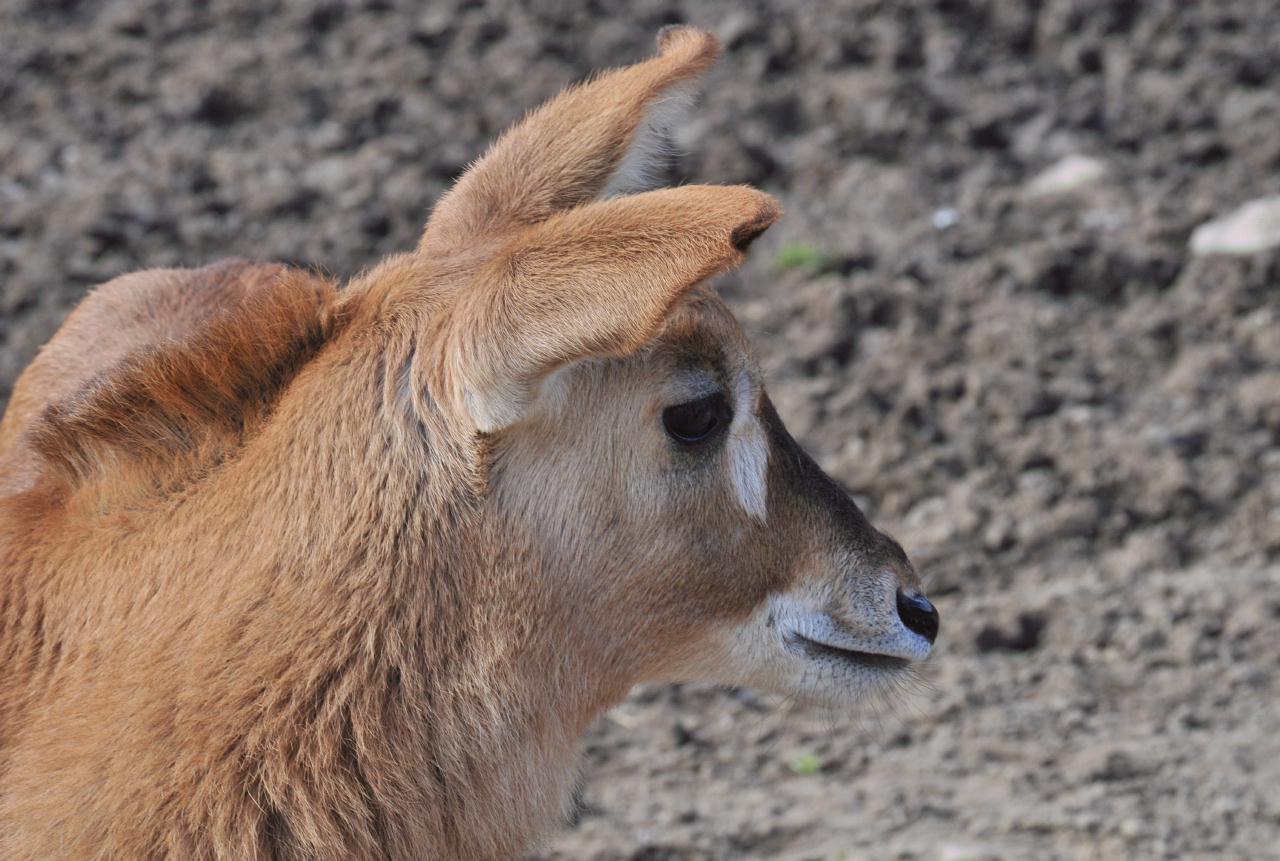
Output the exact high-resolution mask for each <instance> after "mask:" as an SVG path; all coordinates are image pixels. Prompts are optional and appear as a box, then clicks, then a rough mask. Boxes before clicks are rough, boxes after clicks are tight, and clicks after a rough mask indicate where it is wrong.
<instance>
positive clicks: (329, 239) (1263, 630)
mask: <svg viewBox="0 0 1280 861" xmlns="http://www.w3.org/2000/svg"><path fill="white" fill-rule="evenodd" d="M676 21H688V22H691V23H697V24H700V25H703V26H708V27H710V28H712V29H714V30H716V31H717V32H718V33H720V34H721V36H722V37H723V39H724V41H725V42H726V44H727V46H728V51H727V55H726V57H725V59H724V61H723V62H722V64H721V65H720V66H719V67H718V68H717V69H716V70H715V71H714V72H713V73H712V75H711V77H710V79H709V81H708V85H707V93H706V96H705V98H704V99H703V101H702V103H701V107H700V108H699V109H698V110H697V111H696V112H695V115H694V117H693V121H692V122H691V124H690V126H689V127H688V128H687V129H686V130H685V131H684V132H683V133H682V141H681V142H682V143H683V144H684V145H685V146H686V147H687V148H688V154H687V155H686V156H685V157H683V158H682V159H681V160H680V161H679V163H678V164H677V165H675V166H674V168H673V170H672V179H673V180H682V179H686V178H688V179H696V180H697V181H706V182H749V183H754V184H757V185H759V186H761V187H763V188H765V189H767V190H769V191H772V192H774V193H776V194H777V195H779V196H780V197H781V198H782V200H783V201H784V203H785V204H786V205H787V207H788V210H789V214H788V216H787V217H786V218H785V219H784V221H783V222H782V223H781V224H779V225H778V226H777V227H775V228H774V229H773V230H772V231H771V232H770V233H769V234H768V235H767V236H766V238H765V239H762V240H761V241H760V242H759V243H757V246H756V250H755V256H754V260H753V261H752V262H751V263H750V264H749V265H748V266H747V267H746V268H744V269H743V270H742V271H741V272H740V273H737V274H736V275H733V276H731V277H729V278H726V279H724V281H723V282H722V286H723V290H724V292H725V294H726V295H727V296H728V297H729V299H730V300H731V302H732V303H733V305H734V307H735V308H736V309H737V311H738V312H739V316H740V318H741V319H742V320H743V322H744V325H746V326H747V328H748V330H749V331H750V332H751V334H752V336H753V339H754V342H755V344H756V347H757V349H758V352H759V354H760V356H761V358H762V361H763V363H764V364H765V366H766V368H767V370H768V374H769V379H770V388H771V392H772V394H773V396H774V399H775V401H776V402H777V403H778V405H779V409H780V411H781V413H782V414H783V417H784V418H785V419H786V420H787V421H788V424H789V425H790V426H791V428H792V430H793V432H795V433H796V435H797V436H798V437H800V438H801V439H802V440H803V441H804V442H805V443H806V444H807V445H808V446H809V447H810V449H811V450H812V451H813V452H814V453H815V456H816V457H817V458H818V459H819V460H820V462H821V463H822V464H823V465H824V466H825V467H826V468H827V469H828V470H829V471H830V472H831V473H832V474H833V475H835V476H836V477H837V478H838V479H839V480H841V481H842V482H843V483H844V484H845V485H846V486H847V487H848V488H849V490H850V492H851V493H853V494H854V495H855V497H856V498H857V499H858V500H859V502H860V503H861V504H862V505H863V506H864V508H865V509H866V510H867V511H868V513H869V514H870V515H871V516H872V518H873V519H874V520H875V521H876V522H877V524H878V525H880V526H881V527H883V528H885V529H887V530H888V531H890V532H891V533H893V534H895V535H896V536H897V537H898V538H899V539H900V540H901V541H902V543H903V544H904V545H905V546H906V548H907V550H908V552H909V553H910V554H911V555H912V557H913V560H914V561H915V563H916V566H917V567H918V568H919V569H920V570H921V572H922V573H923V574H924V576H925V577H926V580H927V582H928V584H929V588H930V594H931V595H932V596H933V597H934V598H935V600H936V602H937V603H938V605H939V606H940V608H941V612H942V616H943V633H942V637H941V640H940V647H939V649H938V653H937V656H936V659H935V660H934V662H933V664H932V666H931V668H930V682H929V684H928V686H926V687H925V688H923V689H922V690H919V691H915V692H907V693H904V694H903V696H901V697H895V698H894V699H893V700H892V701H885V702H879V703H870V704H868V706H867V708H866V709H864V710H863V711H861V712H860V713H858V714H856V715H832V714H830V713H826V712H822V711H819V710H814V709H811V708H807V707H802V706H798V705H795V704H790V703H777V702H774V701H773V700H771V699H770V698H768V697H763V696H760V695H757V694H755V693H752V692H747V691H720V690H711V689H705V688H698V687H676V688H656V689H649V690H642V691H639V692H637V693H636V695H635V696H633V698H632V699H631V700H629V701H628V702H627V703H626V704H625V705H624V706H623V707H622V708H620V709H618V710H617V711H616V712H614V713H613V714H612V715H610V716H609V717H606V718H604V719H603V720H601V721H600V723H599V725H598V726H597V728H596V729H595V730H594V731H593V732H592V734H591V736H590V737H589V739H588V740H587V744H586V754H585V757H584V777H583V789H582V798H581V805H580V811H579V815H578V816H577V817H576V821H575V822H574V823H573V824H572V825H571V826H569V827H567V828H566V829H565V830H564V831H563V832H562V833H561V834H560V835H558V836H557V837H555V838H554V839H553V840H552V841H551V842H550V843H549V844H548V845H547V846H546V847H545V849H544V850H542V852H541V854H540V855H539V856H538V857H539V858H543V859H599V861H606V859H636V861H640V859H645V861H658V860H659V859H719V858H786V859H810V858H814V859H816V858H864V857H866V858H920V859H952V861H959V859H983V858H1023V857H1036V858H1185V857H1214V858H1265V857H1280V792H1278V791H1277V790H1280V706H1278V705H1277V693H1278V691H1277V687H1278V679H1277V675H1278V670H1280V638H1278V637H1277V636H1276V632H1277V629H1278V628H1280V253H1276V252H1270V253H1266V252H1264V253H1260V254H1255V255H1253V256H1249V257H1239V258H1225V257H1224V258H1202V257H1192V256H1190V254H1189V253H1188V251H1187V240H1188V237H1189V235H1190V232H1191V231H1192V229H1193V228H1194V227H1195V226H1196V225H1197V224H1199V223H1201V222H1203V221H1204V220H1206V219H1207V218H1210V217H1212V216H1214V215H1217V214H1220V213H1223V212H1225V211H1228V210H1230V209H1232V208H1234V207H1235V206H1237V205H1239V204H1240V203H1243V202H1245V201H1247V200H1249V199H1251V198H1254V197H1258V196H1261V195H1263V194H1275V193H1280V9H1277V7H1276V5H1275V3H1274V2H1271V0H1212V2H1209V0H1206V2H1197V3H1184V2H1179V0H1152V2H1134V0H1038V2H1034V3H1032V2H1018V0H987V2H982V0H932V2H927V3H925V2H920V3H916V2H911V3H885V2H869V0H867V2H864V1H863V0H859V2H847V3H834V2H810V0H779V2H773V3H766V2H760V0H754V2H753V0H709V2H700V3H697V4H693V3H677V2H666V0H633V2H629V3H622V2H585V3H584V2H567V0H566V2H538V3H528V4H523V3H522V4H516V3H509V4H502V3H488V4H476V3H471V2H463V0H437V2H431V3H427V4H419V3H405V4H396V3H392V2H387V0H367V2H362V3H355V2H352V3H347V2H315V3H304V2H297V3H288V4H278V3H257V4H246V3H239V2H228V0H222V2H211V3H201V4H180V3H171V2H168V0H119V2H91V0H82V2H77V0H30V2H18V0H3V2H2V3H0V116H2V117H3V122H0V405H2V404H3V401H4V399H5V398H6V397H7V395H8V393H9V390H10V387H11V385H12V382H13V380H14V379H15V378H16V376H17V374H18V373H19V371H20V370H21V368H22V367H23V366H24V365H25V363H26V362H28V361H29V360H30V359H31V357H32V355H33V354H34V351H35V350H36V349H37V348H38V346H39V345H40V344H41V343H43V342H44V341H45V340H46V339H47V338H48V337H49V335H50V334H51V333H52V332H53V330H54V329H55V328H56V326H57V325H58V323H59V322H60V321H61V319H62V318H63V317H64V315H65V314H66V313H67V311H68V310H69V309H70V308H71V307H73V305H74V304H75V303H76V301H77V300H79V299H80V297H82V296H83V295H84V293H85V291H86V290H87V289H88V288H90V287H91V286H92V285H94V284H96V283H100V282H102V281H105V280H107V279H109V278H111V277H113V276H115V275H118V274H120V273H123V272H126V271H129V270H132V269H137V268H144V267H157V266H174V265H198V264H201V263H205V262H208V261H211V260H214V259H216V258H219V257H223V256H228V255H238V256H245V257H252V258H261V259H274V260H284V261H292V262H297V263H301V264H305V265H320V266H323V267H325V268H326V269H328V270H330V271H332V272H334V273H336V274H338V275H342V276H345V275H349V274H352V273H354V272H356V271H358V270H359V269H360V268H362V267H364V266H367V265H369V264H370V263H372V262H373V261H376V260H377V259H379V258H380V257H381V256H383V255H385V254H387V253H388V252H391V251H394V250H400V249H405V248H407V247H409V246H410V245H411V244H412V243H413V241H414V239H415V237H416V235H417V232H418V230H419V229H420V227H421V224H422V223H423V221H424V219H425V216H426V213H427V212H428V209H429V206H430V204H431V202H432V201H433V200H434V199H435V197H436V196H437V195H439V193H440V192H441V191H442V190H443V189H444V188H445V187H446V184H447V183H448V182H449V181H450V180H451V179H452V178H453V177H454V176H456V175H457V174H458V173H459V171H460V170H461V169H462V168H463V167H464V166H465V165H466V163H467V162H468V160H470V159H471V158H473V157H474V156H475V155H477V154H478V153H479V152H480V151H481V150H482V148H483V146H484V145H485V143H486V141H487V140H489V139H490V138H491V137H492V136H493V135H495V134H496V133H497V132H499V131H500V130H501V129H502V128H503V127H505V126H506V125H508V124H509V123H511V122H512V121H514V120H516V119H517V118H518V117H519V116H520V115H521V114H522V112H523V111H525V110H526V109H527V108H529V107H530V106H532V105H534V104H536V103H538V102H539V101H541V100H542V99H544V98H545V97H547V96H548V95H550V94H551V93H553V92H555V91H556V90H557V89H558V88H559V87H560V86H562V85H564V84H565V83H567V82H569V81H572V80H575V79H578V78H581V77H582V76H584V75H585V74H587V73H588V72H589V71H590V70H592V69H596V68H599V67H602V66H608V65H615V64H618V63H621V62H626V61H631V60H634V59H638V58H640V57H641V56H643V55H645V54H647V53H648V52H649V51H650V50H651V45H652V38H653V34H654V32H655V31H656V30H657V29H658V28H659V27H660V26H661V25H663V24H666V23H671V22H676ZM1071 154H1083V155H1088V156H1093V157H1096V158H1098V159H1101V160H1102V161H1103V162H1104V163H1105V164H1106V166H1107V175H1106V177H1105V179H1104V180H1103V181H1101V182H1097V183H1094V184H1092V185H1089V186H1087V187H1085V188H1082V189H1080V190H1078V191H1076V192H1074V193H1071V194H1066V195H1057V196H1052V197H1047V198H1032V197H1030V196H1028V194H1027V184H1028V182H1029V181H1030V179H1031V178H1032V177H1034V176H1036V175H1037V174H1038V173H1039V172H1040V171H1041V170H1043V169H1045V168H1046V167H1048V166H1050V165H1052V164H1054V163H1055V162H1057V161H1058V160H1059V159H1060V158H1062V157H1064V156H1067V155H1071ZM802 245H803V246H812V248H811V250H804V249H802V248H798V246H802ZM779 261H781V262H787V261H790V262H791V263H792V264H793V265H792V266H791V267H790V268H780V267H779V266H778V265H777V264H778V262H779Z"/></svg>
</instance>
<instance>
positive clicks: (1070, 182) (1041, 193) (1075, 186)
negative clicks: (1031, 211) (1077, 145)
mask: <svg viewBox="0 0 1280 861" xmlns="http://www.w3.org/2000/svg"><path fill="white" fill-rule="evenodd" d="M1106 175H1107V165H1106V163H1105V162H1103V161H1102V160H1101V159H1096V158H1092V157H1090V156H1087V155H1069V156H1067V157H1065V158H1063V159H1062V160H1060V161H1058V162H1057V163H1055V164H1053V165H1051V166H1050V167H1048V168H1046V169H1045V170H1044V171H1042V172H1041V173H1040V174H1039V175H1038V176H1037V177H1036V178H1035V179H1033V180H1031V182H1030V183H1028V184H1027V190H1026V194H1027V196H1028V197H1049V196H1051V195H1058V194H1070V193H1071V192H1074V191H1078V190H1080V189H1082V188H1084V187H1085V186H1087V185H1092V184H1093V183H1095V182H1097V181H1098V180H1100V179H1102V178H1103V177H1104V176H1106Z"/></svg>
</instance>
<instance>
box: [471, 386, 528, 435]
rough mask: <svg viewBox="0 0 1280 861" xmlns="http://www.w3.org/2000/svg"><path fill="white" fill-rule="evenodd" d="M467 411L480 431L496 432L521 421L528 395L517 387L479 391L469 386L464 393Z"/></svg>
mask: <svg viewBox="0 0 1280 861" xmlns="http://www.w3.org/2000/svg"><path fill="white" fill-rule="evenodd" d="M463 401H464V402H465V403H466V406H467V412H469V413H470V414H471V420H472V421H473V422H474V423H475V426H476V430H478V431H480V433H494V432H495V431H500V430H502V429H503V428H505V427H509V426H511V425H513V424H515V423H516V422H518V421H520V419H521V417H522V416H523V415H524V411H525V405H526V401H527V396H526V395H524V393H522V392H520V391H518V390H516V389H515V388H511V387H509V388H507V389H506V390H493V391H489V392H483V393H482V392H478V391H476V390H475V389H471V388H468V389H467V390H466V391H465V392H464V394H463Z"/></svg>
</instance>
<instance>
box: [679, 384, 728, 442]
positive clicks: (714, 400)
mask: <svg viewBox="0 0 1280 861" xmlns="http://www.w3.org/2000/svg"><path fill="white" fill-rule="evenodd" d="M732 417H733V413H732V411H730V409H729V404H728V402H727V401H726V400H725V398H724V394H723V393H722V392H716V393H715V394H713V395H707V396H706V397H705V398H698V399H697V400H696V401H689V402H688V403H686V404H676V405H675V406H674V407H667V408H666V409H665V410H663V411H662V426H663V427H664V428H666V429H667V433H668V434H670V435H671V437H672V438H673V439H675V440H676V441H677V442H681V443H684V444H685V445H692V444H693V443H698V442H703V441H704V440H707V439H710V438H711V437H712V436H714V435H715V433H716V432H717V431H719V430H720V429H721V428H724V427H727V426H728V424H729V420H730V419H731V418H732Z"/></svg>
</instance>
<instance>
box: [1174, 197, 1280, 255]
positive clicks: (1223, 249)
mask: <svg viewBox="0 0 1280 861" xmlns="http://www.w3.org/2000/svg"><path fill="white" fill-rule="evenodd" d="M1277 246H1280V195H1273V196H1271V197H1260V198H1258V199H1257V200H1251V201H1249V202H1248V203H1246V204H1244V205H1243V206H1241V207H1240V208H1239V209H1237V210H1235V211H1234V212H1232V213H1230V214H1229V215H1224V216H1222V217H1221V218H1215V219H1214V220H1212V221H1208V222H1205V223H1204V224H1202V225H1200V226H1199V227H1197V228H1196V229H1195V232H1193V233H1192V234H1191V253H1192V254H1235V255H1245V254H1256V253H1257V252H1259V251H1266V250H1267V249H1268V248H1275V247H1277Z"/></svg>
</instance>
